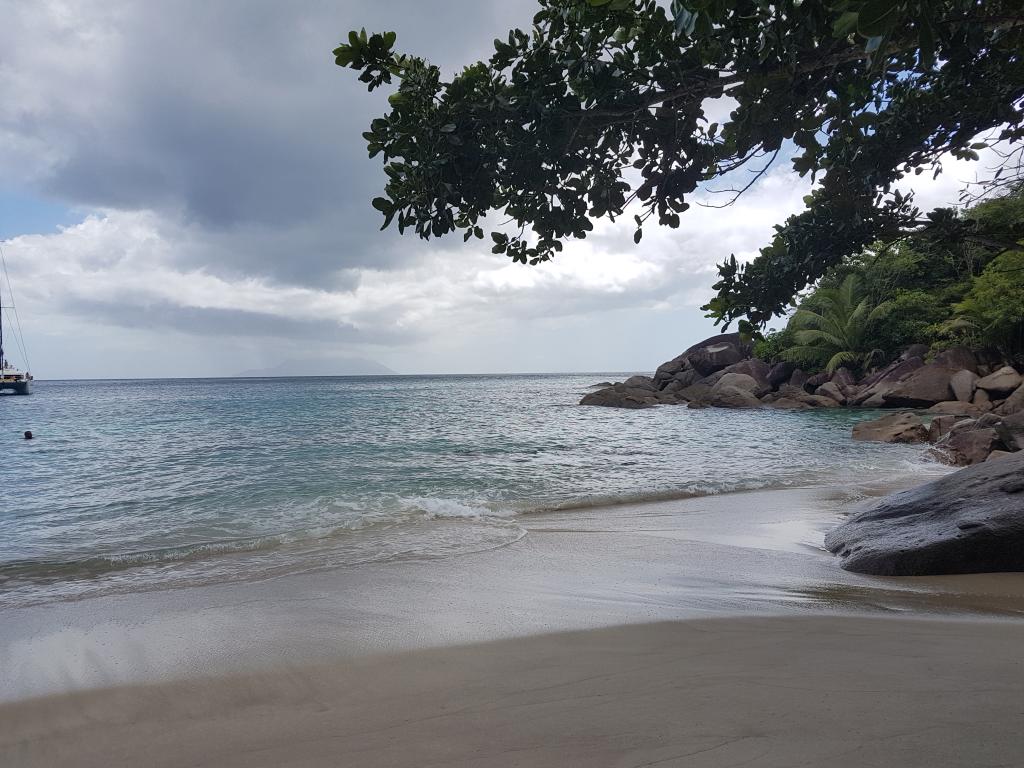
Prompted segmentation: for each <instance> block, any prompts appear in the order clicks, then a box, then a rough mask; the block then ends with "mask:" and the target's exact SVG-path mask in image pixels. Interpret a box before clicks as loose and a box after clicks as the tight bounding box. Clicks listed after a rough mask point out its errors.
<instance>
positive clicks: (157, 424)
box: [0, 374, 929, 605]
mask: <svg viewBox="0 0 1024 768" xmlns="http://www.w3.org/2000/svg"><path fill="white" fill-rule="evenodd" d="M605 378H614V377H613V376H611V375H609V374H586V375H541V376H531V375H522V376H422V377H417V376H409V377H345V378H303V379H207V380H154V381H88V382H46V381H40V382H37V385H36V388H35V394H34V395H32V396H31V397H3V398H0V452H2V455H3V461H2V462H0V500H2V505H0V605H15V604H29V603H38V602H45V601H49V600H55V599H69V598H74V597H80V596H84V595H92V594H101V593H107V592H117V591H126V590H141V589H153V588H160V587H166V586H172V585H183V584H197V583H210V582H217V581H225V580H233V579H256V578H266V577H272V576H276V575H279V574H285V573H293V572H296V571H303V570H310V569H318V568H331V567H339V566H353V565H358V564H359V563H363V562H371V561H380V560H388V559H396V558H436V557H446V556H456V555H460V554H464V553H467V552H477V551H482V550H487V549H491V548H495V547H500V546H505V545H507V544H510V543H512V542H514V541H517V540H518V539H519V538H521V537H522V536H524V535H525V534H526V531H525V527H524V519H526V518H525V517H524V516H525V515H527V514H528V513H531V512H536V511H540V510H544V509H551V508H566V507H569V508H571V507H574V506H587V505H594V504H609V503H617V502H623V501H638V500H644V499H654V498H672V497H673V496H690V495H700V494H710V493H721V492H727V491H732V490H742V489H753V488H770V487H786V486H798V485H810V484H821V483H829V482H835V483H843V484H849V483H851V482H856V481H858V480H859V479H862V478H871V477H876V476H885V475H889V474H892V473H907V472H914V473H916V472H927V471H929V470H928V468H927V465H925V464H924V463H922V450H921V449H920V447H911V446H892V445H877V444H871V443H854V442H853V441H852V440H851V439H850V427H851V424H852V423H853V422H854V421H855V420H857V419H859V418H864V417H865V415H867V414H865V413H863V412H861V413H855V412H854V413H851V412H847V411H842V410H831V411H803V412H785V411H722V410H718V409H705V410H689V409H686V408H683V407H678V406H676V407H660V408H655V409H649V410H642V411H626V410H618V409H607V408H585V407H579V406H577V405H576V403H577V402H578V400H579V398H580V396H581V395H582V394H583V393H584V392H586V391H587V387H589V386H590V385H592V384H594V383H596V382H598V381H601V380H602V379H605ZM618 378H622V377H621V376H619V377H618ZM25 429H31V430H32V431H33V432H34V433H35V435H36V439H34V440H32V441H26V440H23V439H22V438H21V433H22V432H23V431H24V430H25Z"/></svg>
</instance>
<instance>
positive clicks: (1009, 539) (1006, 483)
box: [825, 452, 1024, 576]
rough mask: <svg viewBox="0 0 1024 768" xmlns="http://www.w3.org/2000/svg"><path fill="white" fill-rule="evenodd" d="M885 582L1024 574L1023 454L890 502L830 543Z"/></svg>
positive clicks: (845, 561)
mask: <svg viewBox="0 0 1024 768" xmlns="http://www.w3.org/2000/svg"><path fill="white" fill-rule="evenodd" d="M825 546H826V547H827V548H828V549H829V551H831V552H833V553H834V554H837V555H839V556H840V557H841V558H842V567H843V568H845V569H847V570H850V571H856V572H858V573H870V574H875V575H878V576H925V575H931V574H947V573H985V572H996V571H1021V570H1024V452H1018V453H1014V454H1012V455H1010V456H1003V457H1001V458H999V459H998V460H996V461H987V462H985V463H982V464H977V465H975V466H972V467H968V468H967V469H963V470H960V471H959V472H954V473H953V474H951V475H948V476H946V477H943V478H941V479H939V480H936V481H934V482H931V483H927V484H925V485H922V486H920V487H918V488H913V489H911V490H909V491H904V492H903V493H897V494H894V495H892V496H888V497H886V498H884V499H882V500H880V501H878V502H876V503H875V504H874V505H873V506H872V507H871V508H869V509H867V510H865V511H863V512H860V513H858V514H855V515H853V516H852V517H851V518H850V519H848V520H847V521H846V522H844V523H842V524H841V525H839V526H838V527H837V528H835V529H834V530H832V531H831V532H829V534H828V535H827V536H826V537H825Z"/></svg>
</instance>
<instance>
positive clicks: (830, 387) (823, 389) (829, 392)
mask: <svg viewBox="0 0 1024 768" xmlns="http://www.w3.org/2000/svg"><path fill="white" fill-rule="evenodd" d="M814 394H816V395H821V396H823V397H830V398H832V399H833V400H835V401H836V402H837V403H839V405H846V395H845V394H844V393H843V390H841V389H840V388H839V385H838V384H836V382H834V381H826V382H825V383H824V384H822V385H821V386H820V387H818V388H817V389H816V390H814Z"/></svg>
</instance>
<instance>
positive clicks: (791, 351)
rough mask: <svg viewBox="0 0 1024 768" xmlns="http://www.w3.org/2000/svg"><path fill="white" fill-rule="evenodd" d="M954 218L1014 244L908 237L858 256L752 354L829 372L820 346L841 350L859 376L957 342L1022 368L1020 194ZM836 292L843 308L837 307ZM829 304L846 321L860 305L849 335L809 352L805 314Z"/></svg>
mask: <svg viewBox="0 0 1024 768" xmlns="http://www.w3.org/2000/svg"><path fill="white" fill-rule="evenodd" d="M958 220H960V221H962V222H964V223H965V224H969V225H970V226H972V227H974V228H975V229H976V231H978V232H979V233H982V234H984V233H985V232H986V231H988V230H989V229H995V230H998V231H999V232H1002V233H1008V232H1009V233H1014V236H1015V237H1016V238H1017V240H1018V242H1019V244H1020V246H1021V247H1020V248H1017V249H1014V248H1011V247H1007V248H1004V249H993V248H989V247H983V246H979V245H977V244H971V243H964V242H962V241H958V240H951V241H946V240H943V239H942V238H938V237H929V238H923V237H919V238H913V237H912V238H906V239H904V240H901V241H899V242H897V243H893V244H890V245H888V246H881V245H876V246H875V247H873V248H868V249H865V250H864V251H862V252H861V253H859V254H857V255H855V256H852V257H850V258H847V259H844V260H843V261H842V262H841V263H840V264H838V265H836V266H834V267H833V268H831V269H830V270H829V271H828V273H826V275H825V276H824V277H823V278H822V280H821V281H820V282H819V283H818V285H817V286H816V287H815V288H814V289H813V290H811V291H810V292H808V293H806V294H805V295H804V297H803V298H802V300H801V301H800V303H799V305H798V308H797V310H796V312H795V313H793V314H792V316H791V317H790V319H789V321H788V323H787V324H786V325H785V326H784V327H782V328H779V329H777V330H773V331H771V332H769V333H767V334H766V335H765V337H764V338H763V339H762V340H760V341H759V342H758V343H757V345H756V351H757V354H758V355H759V356H761V357H763V358H764V359H767V360H771V361H776V360H791V361H794V362H797V363H799V364H800V365H801V366H802V367H803V368H804V369H805V370H808V371H816V370H821V369H822V368H825V367H827V365H828V360H826V355H825V350H826V348H827V349H828V350H830V356H829V359H831V356H834V355H838V354H840V353H846V354H845V355H844V356H843V359H844V362H843V363H842V364H844V365H848V367H850V368H853V369H858V370H860V371H864V370H866V369H868V368H870V367H871V366H872V365H875V364H879V363H883V362H888V361H889V360H892V359H893V358H895V357H896V356H897V355H898V354H899V353H900V352H901V351H902V350H904V349H905V348H906V347H908V346H909V345H911V344H926V345H928V346H929V347H930V348H931V349H932V350H940V349H943V348H946V347H950V346H956V345H965V346H968V347H971V348H973V349H976V350H979V351H982V352H984V353H985V354H986V356H987V357H989V358H990V359H992V360H999V361H1006V362H1015V363H1018V364H1019V363H1021V362H1024V188H1021V187H1018V188H1016V189H1014V190H1011V191H1010V192H1009V193H1008V194H1004V195H1002V196H1001V197H997V198H995V199H991V200H986V201H984V202H981V203H979V204H977V205H975V206H974V207H973V208H971V209H969V210H967V211H965V212H964V213H963V214H961V215H960V216H958ZM842 290H845V304H844V303H842V302H840V303H839V304H837V298H836V297H837V294H838V293H839V292H841V291H842ZM837 306H839V308H840V310H841V313H842V312H845V313H846V315H847V316H850V317H853V314H852V312H853V307H855V306H856V307H858V308H860V307H863V308H862V309H861V311H860V313H859V316H857V317H856V319H857V320H858V324H857V327H856V329H855V330H856V333H853V332H850V333H847V334H846V335H845V336H843V335H841V334H833V336H834V337H836V338H833V339H832V340H831V342H830V343H829V344H827V345H825V346H824V347H823V348H821V349H809V348H808V346H809V345H808V344H807V343H806V342H808V341H809V337H808V335H807V334H806V330H805V329H806V323H807V319H808V317H814V316H816V315H820V314H822V313H823V312H829V311H831V312H832V313H833V314H835V312H836V307H837ZM833 325H835V321H834V322H833ZM836 327H838V326H836ZM818 344H821V342H818ZM810 346H814V345H810ZM851 363H852V364H851ZM832 367H833V368H834V367H835V366H834V365H833V366H832Z"/></svg>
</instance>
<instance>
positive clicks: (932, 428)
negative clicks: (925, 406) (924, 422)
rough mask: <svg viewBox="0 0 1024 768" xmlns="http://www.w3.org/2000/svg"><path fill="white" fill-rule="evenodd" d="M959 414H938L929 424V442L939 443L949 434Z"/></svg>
mask: <svg viewBox="0 0 1024 768" xmlns="http://www.w3.org/2000/svg"><path fill="white" fill-rule="evenodd" d="M957 418H958V417H957V416H936V417H935V418H934V419H932V423H931V424H929V425H928V442H929V443H937V442H939V440H941V439H942V438H944V437H945V436H946V435H948V434H949V430H950V429H952V427H953V425H954V424H956V422H957Z"/></svg>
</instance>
